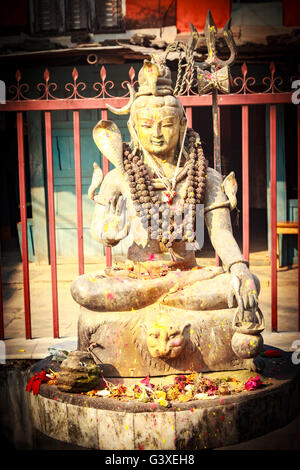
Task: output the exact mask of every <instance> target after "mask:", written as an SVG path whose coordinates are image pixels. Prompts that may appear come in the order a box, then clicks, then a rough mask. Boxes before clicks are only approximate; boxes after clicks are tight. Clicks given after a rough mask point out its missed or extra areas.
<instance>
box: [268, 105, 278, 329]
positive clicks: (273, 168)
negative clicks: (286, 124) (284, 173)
mask: <svg viewBox="0 0 300 470" xmlns="http://www.w3.org/2000/svg"><path fill="white" fill-rule="evenodd" d="M276 140H277V139H276V105H271V106H270V186H271V321H272V331H277V246H276V244H277V235H276V231H277V230H276V226H277V155H276Z"/></svg>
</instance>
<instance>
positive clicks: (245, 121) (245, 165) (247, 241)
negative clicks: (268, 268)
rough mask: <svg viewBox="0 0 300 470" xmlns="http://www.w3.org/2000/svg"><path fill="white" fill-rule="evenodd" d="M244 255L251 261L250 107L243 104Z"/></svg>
mask: <svg viewBox="0 0 300 470" xmlns="http://www.w3.org/2000/svg"><path fill="white" fill-rule="evenodd" d="M242 182H243V256H244V258H245V259H246V260H247V261H249V250H250V237H249V219H250V217H249V108H248V106H246V105H244V106H242Z"/></svg>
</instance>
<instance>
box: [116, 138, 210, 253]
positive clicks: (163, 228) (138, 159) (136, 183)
mask: <svg viewBox="0 0 300 470" xmlns="http://www.w3.org/2000/svg"><path fill="white" fill-rule="evenodd" d="M184 147H185V148H187V152H184V155H185V158H186V163H185V165H184V166H183V168H182V169H181V170H180V171H179V172H178V174H177V177H176V181H174V187H175V185H176V184H177V183H178V182H179V181H181V180H182V179H183V178H184V177H185V176H186V175H187V178H186V191H185V195H184V198H183V203H184V204H183V207H179V208H177V207H176V208H175V210H170V207H168V206H169V205H170V203H167V204H166V200H165V199H163V196H162V195H159V194H158V193H157V191H155V189H161V188H163V184H162V183H161V181H158V182H157V181H155V180H154V179H152V178H151V176H150V175H149V172H148V170H147V168H146V165H145V162H144V158H143V153H142V151H141V150H140V149H139V148H137V147H135V148H134V149H132V148H131V147H130V145H129V144H126V143H125V144H123V163H124V169H125V172H126V173H127V176H128V181H129V187H130V193H131V199H132V200H133V203H134V207H135V210H136V212H137V214H138V216H139V217H140V219H141V222H142V224H143V226H144V228H145V229H146V230H147V232H148V235H149V237H150V238H152V239H155V240H158V241H160V242H162V243H163V244H164V245H165V246H166V247H167V248H171V247H172V245H173V242H174V241H176V240H185V241H188V242H193V241H194V240H195V219H196V204H201V203H202V202H203V198H204V192H205V186H206V180H205V177H206V172H207V161H206V159H205V157H204V154H203V150H202V146H201V141H200V137H199V134H197V133H196V132H195V131H194V130H193V129H187V132H186V138H185V145H184ZM160 180H161V178H160ZM170 202H171V201H170ZM187 204H188V205H189V206H188V207H189V210H188V211H186V210H184V206H185V205H187ZM183 220H184V221H185V224H184V225H185V233H184V234H182V226H183ZM149 221H151V223H150V224H149Z"/></svg>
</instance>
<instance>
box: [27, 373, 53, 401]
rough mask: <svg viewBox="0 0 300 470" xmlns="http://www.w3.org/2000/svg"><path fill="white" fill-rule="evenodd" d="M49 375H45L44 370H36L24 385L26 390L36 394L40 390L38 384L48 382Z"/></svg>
mask: <svg viewBox="0 0 300 470" xmlns="http://www.w3.org/2000/svg"><path fill="white" fill-rule="evenodd" d="M49 380H50V377H47V376H46V371H45V370H42V372H37V373H36V374H35V375H34V376H33V377H31V379H30V380H29V382H28V384H27V386H26V389H25V390H26V392H31V391H32V392H33V394H34V395H37V394H38V393H39V391H40V386H41V383H42V382H48V381H49Z"/></svg>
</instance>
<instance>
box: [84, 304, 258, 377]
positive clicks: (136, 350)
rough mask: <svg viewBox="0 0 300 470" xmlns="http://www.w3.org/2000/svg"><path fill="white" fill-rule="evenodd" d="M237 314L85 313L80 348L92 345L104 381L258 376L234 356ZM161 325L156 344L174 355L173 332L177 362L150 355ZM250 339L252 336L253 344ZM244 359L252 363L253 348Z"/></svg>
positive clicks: (165, 310) (223, 311)
mask: <svg viewBox="0 0 300 470" xmlns="http://www.w3.org/2000/svg"><path fill="white" fill-rule="evenodd" d="M162 309H163V313H161V310H162ZM234 314H235V309H220V310H210V311H205V312H202V311H189V310H185V311H184V315H183V314H182V310H181V309H179V308H174V307H169V306H168V307H167V306H161V305H159V304H155V305H153V306H151V307H148V308H145V309H141V310H138V311H133V312H90V311H88V310H85V309H82V312H81V315H80V317H79V328H78V330H79V338H78V348H80V349H82V350H84V349H86V348H87V347H88V346H89V345H90V344H94V347H93V349H92V355H93V357H94V360H95V361H96V362H98V363H99V364H101V368H102V369H103V371H104V375H105V377H142V378H143V377H146V376H147V375H148V374H150V375H151V376H161V375H169V374H174V373H175V374H176V373H188V372H193V371H196V372H206V371H217V370H236V369H243V368H251V369H253V370H255V369H256V365H255V362H254V361H253V360H252V362H251V359H250V360H247V359H243V358H239V357H238V356H237V355H236V354H235V353H234V351H233V350H232V347H231V340H232V336H233V335H234V334H236V333H235V330H234V329H233V327H232V321H233V318H234ZM246 316H247V312H245V317H246ZM157 324H159V328H158V335H159V337H158V339H157V340H155V341H156V344H157V348H159V349H160V350H163V349H166V350H167V351H170V352H171V348H170V347H169V344H170V341H171V340H169V337H170V336H171V334H172V332H173V333H174V330H175V331H176V332H177V337H178V338H179V339H180V340H182V344H181V350H180V351H179V353H177V354H178V355H177V356H176V357H172V355H171V354H166V355H165V356H162V357H153V355H151V354H150V352H149V347H148V345H149V343H148V342H147V341H148V339H149V336H150V334H151V332H152V331H153V328H155V325H157ZM172 328H173V330H172V331H171V329H172ZM183 332H184V334H183ZM251 338H252V336H250V335H249V344H250V342H251ZM253 338H254V339H255V338H257V336H256V337H254V336H253ZM152 341H153V338H152ZM260 347H261V344H260ZM251 348H252V346H251ZM154 349H155V348H154ZM178 349H179V348H178ZM246 353H248V351H246ZM161 354H163V352H162V353H161ZM246 356H247V357H249V358H251V357H253V348H252V349H251V354H250V349H249V355H248V354H246Z"/></svg>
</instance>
